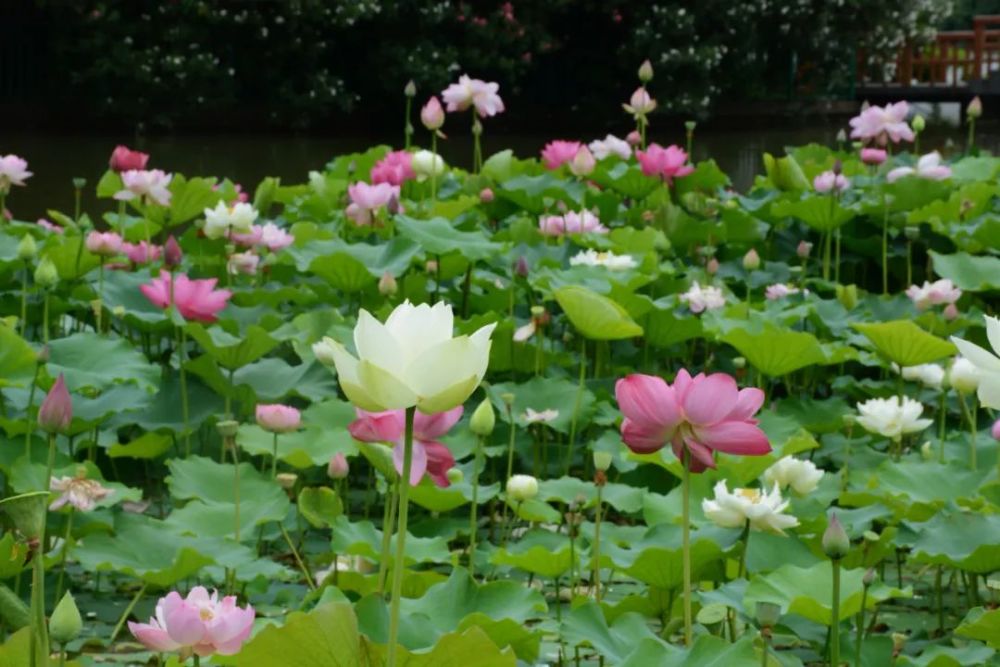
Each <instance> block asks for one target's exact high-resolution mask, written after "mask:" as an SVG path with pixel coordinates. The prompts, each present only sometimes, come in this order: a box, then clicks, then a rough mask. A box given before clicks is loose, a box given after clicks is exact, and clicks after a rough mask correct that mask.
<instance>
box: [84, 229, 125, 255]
mask: <svg viewBox="0 0 1000 667" xmlns="http://www.w3.org/2000/svg"><path fill="white" fill-rule="evenodd" d="M86 245H87V250H89V251H90V252H92V253H94V254H95V255H101V256H102V257H111V256H113V255H117V254H118V253H119V252H121V249H122V237H121V236H119V235H118V234H116V233H114V232H99V231H97V230H94V231H92V232H90V233H89V234H87V241H86Z"/></svg>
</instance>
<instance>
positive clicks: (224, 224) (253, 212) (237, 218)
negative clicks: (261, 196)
mask: <svg viewBox="0 0 1000 667" xmlns="http://www.w3.org/2000/svg"><path fill="white" fill-rule="evenodd" d="M204 213H205V226H204V227H203V228H202V231H204V232H205V236H207V237H208V238H210V239H221V238H225V237H228V236H229V235H230V234H250V233H251V232H252V231H253V223H254V221H256V220H257V209H255V208H254V207H253V205H252V204H248V203H246V202H237V203H236V204H234V205H233V206H228V205H226V202H224V201H220V202H219V203H218V204H216V205H215V208H206V209H205V210H204Z"/></svg>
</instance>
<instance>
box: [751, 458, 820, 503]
mask: <svg viewBox="0 0 1000 667" xmlns="http://www.w3.org/2000/svg"><path fill="white" fill-rule="evenodd" d="M824 474H825V473H824V472H823V471H822V470H820V469H819V468H817V467H816V464H815V463H813V462H812V461H809V460H805V459H797V458H795V457H793V456H786V457H784V458H782V459H779V460H778V461H777V462H776V463H774V464H773V465H772V466H771V467H770V468H768V469H767V470H765V471H764V475H763V477H762V479H763V480H764V484H766V485H767V486H777V487H778V488H779V489H785V488H788V487H792V490H793V491H795V493H797V494H799V495H800V496H804V495H806V494H807V493H812V492H813V491H815V490H816V487H817V486H818V485H819V481H820V480H821V479H823V475H824Z"/></svg>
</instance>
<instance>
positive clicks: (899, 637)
mask: <svg viewBox="0 0 1000 667" xmlns="http://www.w3.org/2000/svg"><path fill="white" fill-rule="evenodd" d="M904 646H906V635H904V634H903V633H902V632H893V633H892V652H893V655H899V654H900V653H901V652H902V651H903V647H904Z"/></svg>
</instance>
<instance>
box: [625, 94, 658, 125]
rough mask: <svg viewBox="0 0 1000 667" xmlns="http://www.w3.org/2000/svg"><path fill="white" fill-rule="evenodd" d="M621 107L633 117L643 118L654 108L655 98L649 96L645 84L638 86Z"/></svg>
mask: <svg viewBox="0 0 1000 667" xmlns="http://www.w3.org/2000/svg"><path fill="white" fill-rule="evenodd" d="M622 108H623V109H625V111H627V112H628V113H630V114H632V117H633V118H636V119H639V118H644V117H646V116H648V115H649V114H651V113H652V112H653V111H655V110H656V100H654V99H653V98H652V97H650V95H649V91H648V90H646V87H645V86H639V87H638V88H636V89H635V92H634V93H632V97H631V98H629V101H628V104H622Z"/></svg>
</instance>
